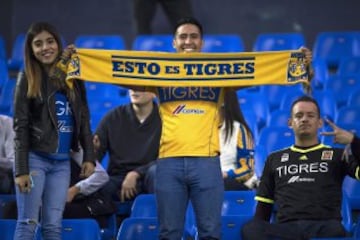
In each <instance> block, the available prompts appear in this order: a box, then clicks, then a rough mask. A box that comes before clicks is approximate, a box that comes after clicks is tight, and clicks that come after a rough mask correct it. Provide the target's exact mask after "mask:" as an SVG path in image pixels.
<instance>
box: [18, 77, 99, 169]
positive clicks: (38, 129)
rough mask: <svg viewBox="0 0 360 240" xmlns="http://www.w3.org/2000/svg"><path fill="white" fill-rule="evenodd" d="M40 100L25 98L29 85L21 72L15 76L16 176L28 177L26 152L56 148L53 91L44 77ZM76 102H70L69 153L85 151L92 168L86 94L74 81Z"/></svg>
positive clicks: (80, 85) (50, 151) (92, 148)
mask: <svg viewBox="0 0 360 240" xmlns="http://www.w3.org/2000/svg"><path fill="white" fill-rule="evenodd" d="M42 77H43V81H42V87H41V93H42V96H41V97H36V98H28V97H27V96H26V94H27V89H28V83H27V79H26V76H25V73H24V72H21V73H20V74H19V76H18V80H17V83H16V89H15V101H14V130H15V175H16V176H19V175H24V174H29V151H38V152H46V153H54V152H56V150H57V148H58V137H59V135H58V131H57V117H56V113H55V97H54V96H55V93H56V91H57V90H58V89H57V88H56V87H54V86H52V84H49V81H50V80H48V79H46V78H47V76H46V74H44V73H43V76H42ZM74 92H75V100H71V99H70V100H69V102H70V107H71V110H72V113H73V116H74V128H73V131H74V132H73V139H72V144H71V149H72V150H73V151H78V150H79V146H78V144H79V143H80V144H81V146H82V147H83V149H84V159H83V161H91V162H93V163H94V164H95V154H94V147H93V143H92V133H91V130H90V122H89V109H88V106H87V100H86V91H85V87H84V84H83V83H82V82H81V81H74Z"/></svg>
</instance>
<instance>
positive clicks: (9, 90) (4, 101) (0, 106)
mask: <svg viewBox="0 0 360 240" xmlns="http://www.w3.org/2000/svg"><path fill="white" fill-rule="evenodd" d="M15 86H16V80H15V79H8V80H7V81H6V82H5V83H4V86H3V88H2V89H1V93H0V113H1V114H5V115H9V116H11V115H12V113H13V112H12V110H13V100H14V93H15Z"/></svg>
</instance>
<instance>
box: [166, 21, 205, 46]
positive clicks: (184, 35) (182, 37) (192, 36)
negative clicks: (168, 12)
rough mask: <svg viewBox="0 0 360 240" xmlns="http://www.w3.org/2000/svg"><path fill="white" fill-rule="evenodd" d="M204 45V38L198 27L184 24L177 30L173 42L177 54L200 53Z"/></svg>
mask: <svg viewBox="0 0 360 240" xmlns="http://www.w3.org/2000/svg"><path fill="white" fill-rule="evenodd" d="M202 45H203V40H202V36H201V33H200V30H199V28H198V27H197V26H196V25H194V24H184V25H181V26H180V27H178V28H177V30H176V34H175V37H174V40H173V46H174V48H175V49H176V51H177V52H200V51H201V48H202Z"/></svg>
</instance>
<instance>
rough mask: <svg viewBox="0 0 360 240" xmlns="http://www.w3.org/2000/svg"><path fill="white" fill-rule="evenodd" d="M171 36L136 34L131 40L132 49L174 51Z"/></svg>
mask: <svg viewBox="0 0 360 240" xmlns="http://www.w3.org/2000/svg"><path fill="white" fill-rule="evenodd" d="M173 38H174V37H173V35H171V34H164V35H138V36H136V38H135V40H134V42H133V45H132V50H136V51H160V52H175V49H174V48H173V45H172V42H173Z"/></svg>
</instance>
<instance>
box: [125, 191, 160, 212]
mask: <svg viewBox="0 0 360 240" xmlns="http://www.w3.org/2000/svg"><path fill="white" fill-rule="evenodd" d="M130 217H132V218H156V217H157V211H156V199H155V196H154V194H140V195H138V196H137V197H136V198H135V200H134V202H133V205H132V207H131V215H130Z"/></svg>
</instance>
